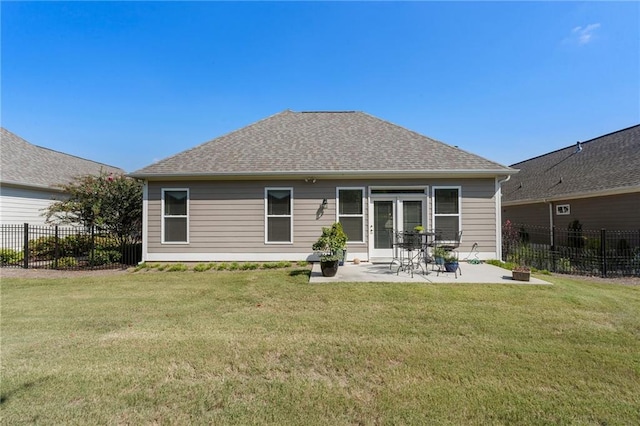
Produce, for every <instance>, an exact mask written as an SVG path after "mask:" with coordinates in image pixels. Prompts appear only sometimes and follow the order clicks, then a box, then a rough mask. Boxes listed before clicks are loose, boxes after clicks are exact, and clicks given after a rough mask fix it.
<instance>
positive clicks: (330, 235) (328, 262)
mask: <svg viewBox="0 0 640 426" xmlns="http://www.w3.org/2000/svg"><path fill="white" fill-rule="evenodd" d="M346 246H347V235H346V234H345V233H344V230H343V229H342V225H341V224H340V223H339V222H336V223H334V224H333V225H332V226H331V227H324V226H323V227H322V235H320V237H319V238H318V240H317V241H316V242H315V243H314V244H313V245H312V246H311V248H312V249H313V251H315V252H317V253H318V254H319V256H320V270H321V271H322V275H323V276H325V277H333V276H335V274H336V273H337V272H338V265H339V264H340V259H343V261H344V257H345V251H346Z"/></svg>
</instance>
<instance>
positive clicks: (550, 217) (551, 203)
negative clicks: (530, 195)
mask: <svg viewBox="0 0 640 426" xmlns="http://www.w3.org/2000/svg"><path fill="white" fill-rule="evenodd" d="M542 202H544V203H547V204H549V245H550V246H551V247H553V202H551V201H547V200H542Z"/></svg>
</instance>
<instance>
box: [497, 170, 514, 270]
mask: <svg viewBox="0 0 640 426" xmlns="http://www.w3.org/2000/svg"><path fill="white" fill-rule="evenodd" d="M509 179H511V175H507V177H506V178H504V179H496V256H497V257H498V259H497V260H502V184H503V183H505V182H507V181H509Z"/></svg>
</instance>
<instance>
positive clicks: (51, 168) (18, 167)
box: [0, 127, 125, 189]
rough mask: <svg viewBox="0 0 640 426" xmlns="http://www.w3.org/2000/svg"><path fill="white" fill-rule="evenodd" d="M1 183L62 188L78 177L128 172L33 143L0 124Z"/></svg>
mask: <svg viewBox="0 0 640 426" xmlns="http://www.w3.org/2000/svg"><path fill="white" fill-rule="evenodd" d="M0 141H1V142H2V143H1V144H0V147H1V151H0V158H1V163H0V164H1V165H2V168H1V169H0V183H2V184H3V185H18V186H26V187H34V188H49V189H59V188H57V186H58V185H64V184H68V183H71V182H72V181H73V180H74V178H75V177H77V176H83V175H98V174H99V173H100V172H101V171H103V172H105V173H114V174H124V173H125V171H124V170H122V169H120V168H117V167H113V166H109V165H106V164H103V163H98V162H95V161H91V160H86V159H84V158H80V157H76V156H73V155H69V154H64V153H62V152H58V151H54V150H51V149H48V148H42V147H40V146H36V145H33V144H31V143H29V142H27V141H26V140H24V139H22V138H21V137H20V136H17V135H15V134H13V133H11V132H10V131H8V130H7V129H5V128H2V127H0Z"/></svg>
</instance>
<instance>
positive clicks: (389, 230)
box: [373, 201, 393, 249]
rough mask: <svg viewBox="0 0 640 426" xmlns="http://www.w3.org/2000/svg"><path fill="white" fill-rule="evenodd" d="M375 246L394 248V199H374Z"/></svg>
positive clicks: (377, 247)
mask: <svg viewBox="0 0 640 426" xmlns="http://www.w3.org/2000/svg"><path fill="white" fill-rule="evenodd" d="M373 220H374V222H375V223H374V226H373V229H374V235H373V247H374V248H376V249H387V248H393V201H374V203H373Z"/></svg>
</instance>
